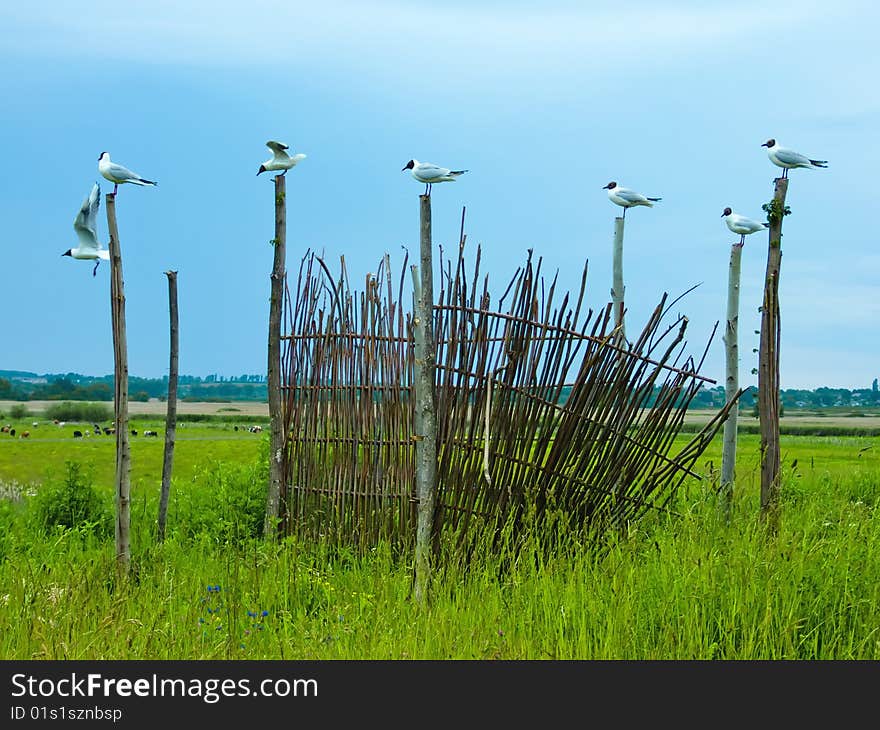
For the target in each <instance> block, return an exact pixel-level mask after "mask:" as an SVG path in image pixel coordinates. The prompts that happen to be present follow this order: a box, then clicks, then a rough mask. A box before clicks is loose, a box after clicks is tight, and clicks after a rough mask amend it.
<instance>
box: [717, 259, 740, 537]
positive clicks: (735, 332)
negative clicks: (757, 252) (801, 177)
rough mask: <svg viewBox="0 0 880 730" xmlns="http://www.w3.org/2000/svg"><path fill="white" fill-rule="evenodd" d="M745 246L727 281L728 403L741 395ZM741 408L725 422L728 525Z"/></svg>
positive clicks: (725, 511) (723, 489)
mask: <svg viewBox="0 0 880 730" xmlns="http://www.w3.org/2000/svg"><path fill="white" fill-rule="evenodd" d="M742 249H743V247H742V245H741V244H739V243H735V244H733V245H732V246H731V247H730V270H729V272H728V279H727V326H726V327H725V330H724V338H723V339H724V352H725V355H726V364H727V372H726V374H725V379H724V390H725V392H724V396H725V398H726V400H727V401H730V399H731V398H734V397H736V394H737V393H738V392H739V286H740V278H741V277H740V272H741V265H742ZM738 418H739V404H738V403H737V405H736V406H734V407H733V409H732V410H731V411H730V415H729V416H728V417H727V420H726V421H725V422H724V439H723V445H722V451H721V510H722V512H723V514H724V519H725V521H727V522H729V521H730V510H731V506H732V504H733V484H734V479H735V476H736V429H737V421H738Z"/></svg>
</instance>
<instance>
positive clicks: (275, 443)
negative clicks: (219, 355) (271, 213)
mask: <svg viewBox="0 0 880 730" xmlns="http://www.w3.org/2000/svg"><path fill="white" fill-rule="evenodd" d="M286 197H287V195H286V192H285V178H284V175H276V176H275V240H274V245H275V260H274V262H273V265H272V289H271V294H270V296H269V347H268V350H269V363H268V370H267V390H268V396H269V430H270V437H269V447H270V448H269V490H268V493H267V496H266V519H265V522H264V525H263V534H264V535H265V536H266V538H267V539H272V538H274V537H275V536H276V535H277V532H278V518H279V514H280V511H281V487H282V482H283V480H284V442H285V438H284V436H285V435H284V423H283V420H282V414H281V315H282V304H283V294H284V276H285V260H286V256H287V214H286V206H287V201H286Z"/></svg>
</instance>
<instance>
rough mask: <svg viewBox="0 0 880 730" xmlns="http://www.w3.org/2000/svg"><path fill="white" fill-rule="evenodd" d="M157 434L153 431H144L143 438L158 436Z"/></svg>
mask: <svg viewBox="0 0 880 730" xmlns="http://www.w3.org/2000/svg"><path fill="white" fill-rule="evenodd" d="M158 435H159V434H158V433H156V432H155V431H144V436H158Z"/></svg>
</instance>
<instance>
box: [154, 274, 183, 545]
mask: <svg viewBox="0 0 880 730" xmlns="http://www.w3.org/2000/svg"><path fill="white" fill-rule="evenodd" d="M165 275H166V276H167V277H168V315H169V318H170V332H171V348H170V349H171V356H170V359H169V364H168V408H167V412H166V415H165V455H164V458H163V460H162V493H161V494H160V496H159V522H158V531H157V539H158V541H159V542H162V541H163V540H164V539H165V522H166V520H167V518H168V495H169V494H170V492H171V469H172V465H173V463H174V439H175V437H176V435H177V360H178V357H177V353H178V330H177V272H176V271H166V272H165Z"/></svg>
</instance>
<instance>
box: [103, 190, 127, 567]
mask: <svg viewBox="0 0 880 730" xmlns="http://www.w3.org/2000/svg"><path fill="white" fill-rule="evenodd" d="M106 201H107V228H108V230H109V231H110V243H109V245H108V248H109V253H110V312H111V319H112V323H113V382H114V398H113V407H114V416H115V418H114V426H115V431H116V434H115V435H116V483H115V486H116V563H117V566H118V568H119V570H120V572H121V573H124V574H128V570H129V568H130V565H131V540H130V531H131V474H130V471H131V453H130V450H129V449H130V447H129V438H128V346H127V343H126V335H125V286H124V282H123V277H122V250H121V247H120V245H119V229H118V227H117V225H116V195H115V194H114V193H107V197H106Z"/></svg>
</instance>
